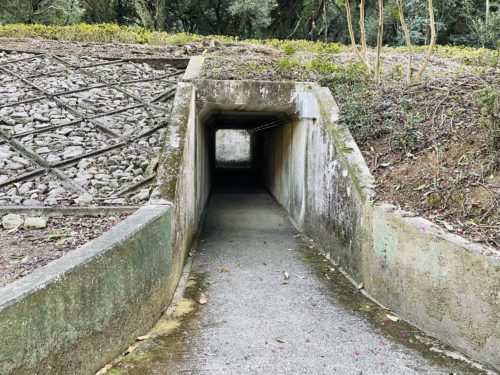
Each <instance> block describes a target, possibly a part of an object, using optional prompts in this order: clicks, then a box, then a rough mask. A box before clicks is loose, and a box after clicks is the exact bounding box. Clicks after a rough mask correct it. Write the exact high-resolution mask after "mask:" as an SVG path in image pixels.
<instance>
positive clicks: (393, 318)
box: [385, 314, 399, 322]
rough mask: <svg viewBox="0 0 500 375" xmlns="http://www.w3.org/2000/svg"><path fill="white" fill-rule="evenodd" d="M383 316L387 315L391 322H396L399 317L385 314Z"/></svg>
mask: <svg viewBox="0 0 500 375" xmlns="http://www.w3.org/2000/svg"><path fill="white" fill-rule="evenodd" d="M385 316H386V317H387V319H390V320H392V321H393V322H397V321H398V320H399V318H398V317H397V316H394V315H390V314H386V315H385Z"/></svg>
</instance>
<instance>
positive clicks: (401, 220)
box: [363, 204, 500, 370]
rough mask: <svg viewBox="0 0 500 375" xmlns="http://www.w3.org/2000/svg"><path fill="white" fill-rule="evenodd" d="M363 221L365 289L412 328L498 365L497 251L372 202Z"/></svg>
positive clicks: (499, 303)
mask: <svg viewBox="0 0 500 375" xmlns="http://www.w3.org/2000/svg"><path fill="white" fill-rule="evenodd" d="M366 218H367V219H366V223H367V225H368V226H367V229H369V230H371V233H369V234H368V235H367V236H366V237H365V241H366V242H365V247H364V251H363V268H364V269H363V281H364V283H365V288H366V290H368V291H369V293H370V294H371V295H372V296H374V297H375V298H377V299H378V300H379V301H380V302H382V303H383V304H385V305H386V306H389V307H390V308H391V309H393V310H394V311H396V312H397V313H398V314H399V315H400V316H401V317H403V318H404V319H406V320H408V321H410V322H412V323H413V324H415V325H416V326H417V327H419V328H421V329H423V330H424V331H426V332H428V333H430V334H432V335H433V336H435V337H438V338H440V339H441V340H443V341H445V342H447V343H449V344H451V345H452V346H454V347H455V348H458V349H460V350H461V351H462V352H464V353H467V354H469V355H470V356H472V357H473V358H475V359H476V360H479V361H480V362H483V363H486V364H488V365H490V366H491V367H493V368H496V369H497V370H500V299H499V298H500V258H499V256H498V254H497V255H495V254H494V253H492V252H491V251H488V250H486V249H485V248H484V247H482V246H479V245H476V244H472V243H470V242H469V241H466V240H465V239H464V238H462V237H459V236H456V235H453V234H449V233H445V232H444V231H443V230H442V229H441V228H438V227H437V226H435V225H434V224H432V223H431V222H429V221H428V220H425V219H423V218H420V217H412V216H411V215H410V214H409V213H405V212H401V211H398V210H396V208H395V207H393V206H390V205H381V204H376V205H374V206H373V207H371V209H370V211H369V213H368V214H367V216H366Z"/></svg>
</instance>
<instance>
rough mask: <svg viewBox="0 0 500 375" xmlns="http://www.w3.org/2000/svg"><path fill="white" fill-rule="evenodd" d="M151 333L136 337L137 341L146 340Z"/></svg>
mask: <svg viewBox="0 0 500 375" xmlns="http://www.w3.org/2000/svg"><path fill="white" fill-rule="evenodd" d="M150 336H151V335H144V336H139V337H137V338H136V340H137V341H144V340H147V339H149V337H150Z"/></svg>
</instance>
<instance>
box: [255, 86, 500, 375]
mask: <svg viewBox="0 0 500 375" xmlns="http://www.w3.org/2000/svg"><path fill="white" fill-rule="evenodd" d="M313 90H315V94H316V98H317V100H318V105H319V112H320V116H319V118H318V119H317V120H315V121H313V120H310V119H302V120H296V121H293V122H291V123H290V124H287V125H284V126H281V127H276V128H272V129H269V130H267V131H264V132H262V134H260V135H259V137H260V142H262V143H263V144H264V146H262V147H261V150H260V151H261V152H262V153H263V156H262V157H261V159H262V162H261V166H260V168H262V169H263V172H262V175H263V180H264V182H265V185H266V186H267V188H268V190H269V191H270V192H271V193H272V194H273V195H274V197H275V198H276V200H277V201H278V202H279V203H280V204H282V205H283V207H285V208H286V209H287V211H288V212H289V214H290V216H291V217H292V218H293V219H294V221H295V222H296V224H297V226H299V227H300V228H302V229H304V230H305V232H306V233H307V234H308V235H310V236H311V237H312V238H314V239H315V240H317V241H318V242H319V243H320V244H321V245H322V247H323V248H324V249H325V250H326V251H329V252H330V254H331V258H332V259H333V260H335V261H336V262H337V263H339V264H340V265H341V266H342V268H343V269H344V270H345V271H346V272H347V274H348V275H349V277H351V279H352V280H353V282H354V283H355V284H357V285H363V287H364V291H366V292H367V293H368V294H369V295H370V296H372V297H374V298H375V299H377V300H378V301H379V302H380V303H381V304H383V305H385V306H388V307H390V308H391V309H392V310H393V311H394V312H396V313H397V314H398V315H399V316H401V317H402V318H403V319H405V320H407V321H409V322H411V323H412V324H414V325H416V326H417V327H419V328H421V329H422V330H424V331H426V332H428V333H429V334H431V335H433V336H435V337H438V338H440V339H441V340H443V341H445V342H447V343H449V344H450V345H452V346H454V347H456V348H458V349H460V350H461V351H463V352H464V353H466V354H469V355H470V356H472V357H473V358H475V359H477V360H479V361H481V362H484V363H487V364H489V365H490V366H492V367H494V368H497V369H498V368H499V367H500V362H499V361H500V357H499V356H498V348H499V347H500V311H499V310H500V308H499V306H500V305H499V300H498V298H499V291H500V267H499V262H498V258H496V259H495V258H493V257H490V256H487V255H485V254H487V253H488V250H487V249H485V248H484V247H481V246H475V245H473V244H471V243H470V242H468V241H466V240H464V239H463V238H461V237H458V236H453V235H447V234H445V233H444V232H443V231H442V230H441V229H439V228H437V227H436V226H434V225H433V224H432V223H430V222H429V221H427V220H425V219H423V218H415V217H406V216H412V215H410V214H408V213H407V214H401V213H398V212H397V211H396V210H395V209H394V207H392V208H389V207H388V206H387V205H382V204H374V203H372V201H371V200H372V197H373V189H372V186H373V177H372V176H371V174H370V172H369V170H368V167H367V166H366V163H365V161H364V159H363V158H362V156H361V153H360V151H359V149H358V147H357V146H356V144H355V142H354V140H353V139H352V136H351V135H350V132H349V131H348V129H345V128H343V127H342V126H340V125H339V124H338V123H337V119H336V111H337V109H336V106H335V103H334V101H333V98H331V94H330V93H329V92H326V91H325V89H322V88H316V89H314V88H313Z"/></svg>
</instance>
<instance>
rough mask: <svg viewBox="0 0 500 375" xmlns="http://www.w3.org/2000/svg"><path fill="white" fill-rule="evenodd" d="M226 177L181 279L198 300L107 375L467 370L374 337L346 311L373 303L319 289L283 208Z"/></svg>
mask: <svg viewBox="0 0 500 375" xmlns="http://www.w3.org/2000/svg"><path fill="white" fill-rule="evenodd" d="M236 181H239V183H240V186H239V190H233V188H228V187H227V186H225V187H224V186H223V187H220V186H217V185H215V187H214V190H215V193H214V194H212V196H211V198H210V200H209V203H208V208H207V213H206V220H205V226H204V228H203V232H202V235H201V237H200V239H199V243H198V249H197V254H196V257H195V259H194V264H193V268H192V272H191V275H192V278H193V279H194V278H196V279H197V280H198V285H199V286H200V287H201V290H202V291H203V292H204V293H205V294H206V296H207V299H208V302H207V304H205V305H203V306H199V309H198V311H197V312H196V313H195V314H194V316H193V317H191V318H189V319H186V320H185V321H184V323H183V325H182V326H181V327H180V328H179V330H178V332H177V334H174V335H173V336H170V337H167V338H163V339H158V340H156V342H155V343H154V345H149V346H150V348H152V352H150V353H144V352H141V353H140V354H138V355H137V357H136V358H133V359H132V358H130V359H129V360H128V361H127V362H126V363H122V364H121V365H119V366H117V367H116V368H115V370H114V371H115V372H112V373H113V374H239V375H241V374H333V373H338V374H441V373H442V374H447V373H451V372H454V371H455V370H456V369H460V370H461V371H460V373H467V374H468V373H474V370H471V369H468V368H467V369H466V370H465V371H464V369H463V368H462V367H461V366H462V364H461V363H460V362H456V363H449V362H446V361H445V362H441V363H436V362H434V360H433V359H432V358H431V359H429V358H427V359H426V358H425V357H424V355H423V354H421V353H420V352H418V351H417V350H414V349H410V348H407V347H405V346H404V345H402V344H401V343H398V342H396V341H397V340H396V339H391V338H390V337H386V336H384V335H383V334H382V333H381V331H380V332H378V329H377V328H376V327H375V326H374V325H373V324H372V323H370V322H369V321H368V318H367V317H365V316H363V314H360V313H358V312H354V311H353V310H357V309H358V307H359V306H371V308H372V309H374V310H376V309H377V308H376V307H375V305H374V304H371V302H370V301H368V300H366V299H364V298H363V297H361V294H360V293H359V292H357V291H355V290H353V289H354V288H352V287H350V285H349V284H348V283H345V282H343V281H341V280H340V278H339V276H338V274H339V272H338V271H334V272H333V273H332V277H331V280H328V279H326V278H324V280H328V283H325V282H324V280H323V278H322V277H321V275H322V273H321V271H319V272H318V267H317V266H315V265H314V264H312V263H310V262H308V261H304V259H306V258H307V257H308V255H311V254H312V253H310V252H309V253H308V250H307V251H306V250H301V249H303V247H304V239H301V238H299V237H298V236H297V231H296V230H295V228H294V227H293V226H292V224H291V222H290V221H289V219H288V216H287V213H286V211H285V210H284V209H283V208H282V207H281V206H279V205H278V204H277V203H276V201H275V200H274V199H273V198H272V197H271V196H270V195H269V194H268V193H267V192H266V191H265V190H263V189H259V188H256V187H254V186H252V184H251V183H250V182H249V181H247V180H246V179H245V178H243V179H236ZM309 243H310V242H309V241H307V244H309ZM308 247H309V246H307V248H308ZM316 251H317V250H313V252H316ZM313 255H317V253H313ZM323 259H324V257H323V258H321V260H320V263H321V264H320V268H321V267H324V264H327V263H323ZM316 263H317V262H316ZM328 264H329V263H328ZM223 266H227V267H228V268H229V272H221V267H223ZM328 267H330V266H328ZM284 272H287V273H288V274H289V279H288V280H285V277H284V274H283V273H284ZM333 274H337V276H333ZM337 279H338V280H337ZM332 283H333V290H331V285H332ZM329 285H330V286H329ZM341 300H345V301H351V302H352V301H353V300H356V301H357V302H356V303H351V302H348V303H347V304H344V303H342V302H341ZM384 313H385V312H384ZM375 315H377V314H375ZM377 319H378V318H377ZM393 323H394V322H393ZM379 324H380V325H383V324H382V319H380V323H379ZM394 325H398V327H399V328H396V331H397V330H398V329H399V330H403V331H407V332H412V334H411V338H410V339H409V341H412V338H413V339H415V337H416V336H417V335H416V334H415V332H416V331H415V329H414V328H412V327H409V326H407V325H406V323H403V322H397V323H394ZM393 327H395V326H393ZM398 332H399V331H398ZM417 332H418V331H417ZM419 334H420V333H419ZM146 346H147V345H146ZM426 350H427V349H426ZM427 351H428V350H427ZM429 353H430V351H428V353H427V354H429ZM429 355H431V356H432V354H429ZM438 362H439V361H438Z"/></svg>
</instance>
